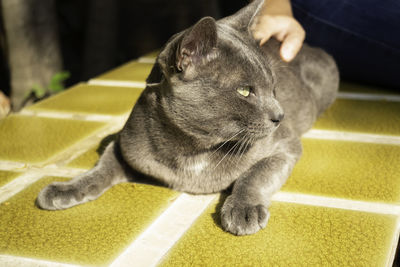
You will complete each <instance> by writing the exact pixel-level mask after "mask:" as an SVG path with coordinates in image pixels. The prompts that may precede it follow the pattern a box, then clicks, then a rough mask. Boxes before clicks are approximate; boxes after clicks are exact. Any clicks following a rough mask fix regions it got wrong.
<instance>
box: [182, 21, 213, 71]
mask: <svg viewBox="0 0 400 267" xmlns="http://www.w3.org/2000/svg"><path fill="white" fill-rule="evenodd" d="M217 38H218V36H217V25H216V23H215V20H214V19H213V18H211V17H205V18H203V19H201V20H200V21H199V22H197V23H196V24H195V25H194V26H193V27H192V28H191V29H189V30H188V32H187V33H186V34H185V35H184V36H183V38H182V41H181V42H180V44H179V46H178V49H177V52H176V67H177V69H178V70H179V71H182V72H188V71H190V70H192V69H194V68H195V67H196V66H198V65H200V64H204V63H206V62H208V61H211V60H213V59H214V58H215V57H216V56H217V51H216V47H217Z"/></svg>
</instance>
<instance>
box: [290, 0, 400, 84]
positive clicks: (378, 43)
mask: <svg viewBox="0 0 400 267" xmlns="http://www.w3.org/2000/svg"><path fill="white" fill-rule="evenodd" d="M292 7H293V13H294V16H295V17H296V19H297V20H298V21H299V22H300V24H302V26H303V27H304V29H305V31H306V42H308V43H309V44H310V45H313V46H319V47H321V48H323V49H324V50H326V51H327V52H329V53H330V54H332V55H333V57H334V58H335V59H336V62H337V64H338V66H339V70H340V73H341V76H342V77H343V78H346V79H349V80H354V81H358V82H365V83H370V84H376V85H381V86H387V87H391V88H395V89H400V1H398V0H381V1H379V0H348V1H346V0H292Z"/></svg>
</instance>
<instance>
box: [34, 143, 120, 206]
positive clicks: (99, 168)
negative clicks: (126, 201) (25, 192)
mask: <svg viewBox="0 0 400 267" xmlns="http://www.w3.org/2000/svg"><path fill="white" fill-rule="evenodd" d="M118 149H119V147H118V145H116V144H115V142H112V143H110V144H109V145H108V146H107V148H106V149H105V150H104V153H103V154H102V156H101V158H100V160H99V162H98V163H97V165H96V166H95V167H94V168H93V169H91V170H89V171H88V172H86V173H83V174H81V175H79V176H77V177H75V178H73V179H72V180H70V181H68V182H54V183H52V184H50V185H48V186H46V187H45V188H43V189H42V191H41V192H40V193H39V195H38V197H37V200H36V203H37V205H38V206H39V207H40V208H42V209H45V210H60V209H67V208H70V207H72V206H75V205H78V204H82V203H85V202H88V201H91V200H94V199H96V198H98V197H99V196H100V195H102V194H103V193H104V192H105V191H106V190H107V189H109V188H110V187H112V186H113V185H116V184H118V183H121V182H126V181H128V178H127V171H126V167H125V163H124V162H123V160H122V159H121V156H120V155H121V154H120V153H119V151H118Z"/></svg>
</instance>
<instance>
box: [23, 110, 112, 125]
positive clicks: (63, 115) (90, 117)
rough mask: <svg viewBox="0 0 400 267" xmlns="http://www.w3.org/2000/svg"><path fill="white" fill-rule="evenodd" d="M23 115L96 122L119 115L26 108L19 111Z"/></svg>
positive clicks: (110, 119) (108, 119) (105, 120)
mask: <svg viewBox="0 0 400 267" xmlns="http://www.w3.org/2000/svg"><path fill="white" fill-rule="evenodd" d="M19 114H20V115H23V116H38V117H45V118H55V119H69V120H81V121H96V122H107V121H112V120H113V119H114V118H117V117H118V116H112V115H102V114H84V113H68V112H60V111H39V110H29V109H24V110H22V111H21V112H19Z"/></svg>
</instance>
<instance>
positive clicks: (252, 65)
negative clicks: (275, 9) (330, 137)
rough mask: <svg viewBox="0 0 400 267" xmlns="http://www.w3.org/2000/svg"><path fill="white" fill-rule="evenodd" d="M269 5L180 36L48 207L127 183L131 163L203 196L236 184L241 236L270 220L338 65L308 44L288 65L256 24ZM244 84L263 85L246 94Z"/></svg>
mask: <svg viewBox="0 0 400 267" xmlns="http://www.w3.org/2000/svg"><path fill="white" fill-rule="evenodd" d="M261 3H262V1H253V2H252V3H251V4H250V5H248V6H247V7H245V8H244V9H242V10H240V11H239V12H238V13H236V14H235V15H233V16H231V17H227V18H224V19H222V20H220V21H217V22H215V21H214V19H212V18H204V19H202V20H201V21H200V22H198V23H197V24H196V25H195V26H193V27H192V28H190V29H188V30H186V31H184V32H181V33H179V34H177V35H175V36H173V37H172V38H171V39H170V41H169V42H168V43H167V44H166V46H165V47H164V49H163V50H162V51H161V53H160V54H159V56H158V58H157V62H156V64H155V65H154V67H153V70H152V72H151V74H150V75H149V77H148V79H147V83H148V85H147V87H146V89H145V90H144V92H143V93H142V95H141V97H140V98H139V100H138V102H137V103H136V105H135V107H134V108H133V111H132V113H131V115H130V117H129V119H128V121H127V123H126V125H125V126H124V128H123V129H122V131H121V132H120V134H119V138H118V140H117V141H115V142H114V143H112V144H111V145H110V146H109V147H108V148H107V150H106V151H105V153H104V154H103V156H102V157H101V159H100V162H99V164H98V165H97V166H96V167H95V168H94V169H93V170H91V171H89V172H88V173H86V174H84V175H82V176H80V177H77V178H75V179H73V180H72V181H70V182H67V183H57V184H52V185H49V186H48V187H46V188H45V189H44V190H43V191H42V192H41V193H40V194H39V197H38V205H39V206H40V207H41V208H43V209H51V210H53V209H63V208H68V207H71V206H73V205H76V204H80V203H84V202H86V201H89V200H92V199H95V198H96V197H98V196H99V195H100V194H102V193H103V192H104V191H105V190H107V189H108V188H109V187H111V186H112V185H114V184H117V183H119V182H122V181H127V180H128V179H127V178H126V177H128V176H129V169H130V168H131V169H133V170H135V171H137V172H140V173H143V174H145V175H147V176H151V177H153V178H155V179H156V180H158V181H160V182H162V183H163V184H165V185H167V186H169V187H170V188H172V189H175V190H180V191H184V192H189V193H193V194H204V193H215V192H220V191H222V190H225V189H227V188H230V187H231V186H232V194H231V195H230V196H229V197H228V198H227V199H226V201H225V203H224V205H223V207H222V210H221V221H222V227H223V228H224V229H225V230H226V231H229V232H231V233H233V234H236V235H245V234H252V233H255V232H257V231H258V230H260V229H262V228H264V227H265V226H266V224H267V221H268V218H269V212H268V206H269V202H270V199H271V196H272V194H273V193H274V192H276V191H277V190H279V189H280V187H281V186H282V185H283V184H284V183H285V181H286V179H287V178H288V177H289V175H290V173H291V171H292V169H293V167H294V165H295V163H296V162H297V160H298V159H299V157H300V155H301V150H302V149H301V142H300V136H301V134H302V133H304V132H305V131H307V130H308V129H309V128H310V127H311V126H312V124H313V122H314V121H315V120H316V118H317V116H318V115H319V114H321V113H322V112H323V111H324V110H325V109H326V108H327V107H328V106H329V105H330V104H331V103H332V102H333V101H334V99H335V96H336V93H337V88H338V71H337V68H336V65H335V62H334V61H333V59H332V58H331V57H330V56H329V55H327V54H326V53H325V52H323V51H322V50H320V49H317V48H311V47H309V46H307V45H304V47H303V48H302V50H301V51H300V53H299V54H298V55H297V57H296V58H295V59H294V60H293V61H292V62H291V63H285V62H283V61H281V60H280V58H279V46H280V44H279V43H278V42H277V41H275V40H270V41H268V42H267V44H266V45H264V46H263V47H259V46H258V44H257V42H256V41H255V40H254V39H253V38H252V37H251V34H250V32H249V25H250V22H251V20H252V19H253V17H254V16H255V12H256V10H257V8H258V7H259V6H260V4H261ZM241 86H251V87H252V88H253V93H252V94H250V95H249V96H248V97H244V96H242V95H240V94H239V93H238V92H237V91H236V88H238V87H241ZM283 114H284V115H285V116H284V119H283V120H282V118H283Z"/></svg>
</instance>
